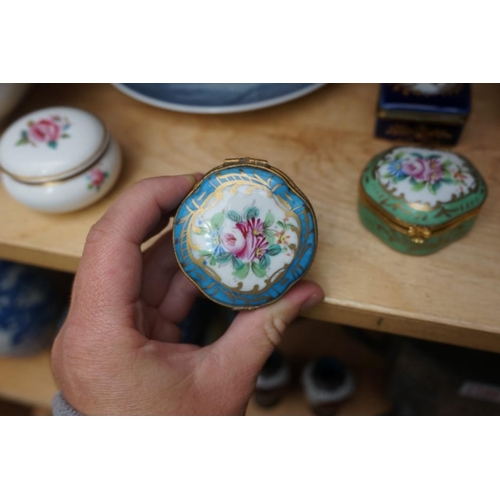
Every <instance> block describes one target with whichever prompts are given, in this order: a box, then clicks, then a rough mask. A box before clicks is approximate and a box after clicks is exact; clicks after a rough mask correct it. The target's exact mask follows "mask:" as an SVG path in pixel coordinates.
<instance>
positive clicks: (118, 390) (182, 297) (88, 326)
mask: <svg viewBox="0 0 500 500" xmlns="http://www.w3.org/2000/svg"><path fill="white" fill-rule="evenodd" d="M198 179H199V177H197V176H195V175H187V176H176V177H157V178H151V179H146V180H143V181H141V182H139V183H137V184H136V185H134V186H133V187H131V188H130V189H129V190H127V191H126V192H124V193H123V194H122V195H121V196H120V197H119V198H118V199H117V200H116V201H115V202H114V203H113V204H112V205H111V207H110V208H109V210H108V211H107V212H106V213H105V214H104V216H103V217H102V218H101V219H100V220H99V221H98V222H97V223H96V224H95V225H94V226H93V227H92V228H91V230H90V232H89V235H88V237H87V241H86V243H85V248H84V251H83V256H82V259H81V262H80V266H79V268H78V272H77V274H76V277H75V282H74V286H73V294H72V300H71V306H70V310H69V313H68V317H67V319H66V321H65V323H64V325H63V327H62V328H61V331H60V332H59V334H58V336H57V338H56V341H55V344H54V347H53V351H52V364H53V369H54V373H55V376H56V379H57V381H58V382H59V385H60V387H61V391H62V393H63V394H64V396H65V398H66V400H67V401H68V402H69V403H70V404H71V405H72V406H73V408H75V409H76V410H78V411H79V412H80V413H83V414H84V415H176V414H177V415H193V414H199V415H221V414H227V415H229V414H244V412H245V409H246V406H247V404H248V400H249V399H250V397H251V395H252V392H253V390H254V386H255V382H256V379H257V376H258V374H259V372H260V370H261V369H262V366H263V365H264V363H265V361H266V359H267V358H268V357H269V355H270V354H271V352H272V350H273V349H274V348H275V347H276V345H278V343H279V342H280V339H281V336H282V334H283V332H284V330H285V328H286V326H287V325H288V324H289V323H290V322H291V321H292V320H293V319H294V318H295V317H296V316H297V315H298V314H299V312H300V311H301V310H303V309H305V308H308V307H311V306H313V305H315V304H317V303H319V302H321V301H322V299H323V291H322V290H321V288H320V287H319V286H318V285H316V284H314V283H311V282H306V281H303V282H301V283H298V284H296V285H295V286H294V287H293V288H292V289H291V290H290V291H289V292H288V293H287V294H286V295H285V296H284V297H283V298H281V299H280V300H279V301H278V302H275V303H274V304H271V305H269V306H267V307H264V308H261V309H258V310H255V311H251V312H248V311H245V312H240V313H239V314H238V315H237V317H236V319H235V320H234V321H233V323H232V324H231V326H230V327H229V329H228V330H227V332H226V333H225V334H224V335H223V336H222V337H221V338H220V339H219V340H217V341H216V342H215V343H213V344H212V345H210V346H207V347H202V348H200V347H198V346H195V345H190V344H180V343H179V337H180V330H179V328H178V327H177V326H176V325H177V324H178V323H179V322H180V321H182V320H183V319H184V317H185V316H186V315H187V314H188V312H189V310H190V308H191V307H192V305H193V302H194V300H195V298H196V297H197V295H198V293H199V292H198V290H197V288H196V287H195V285H193V284H192V283H191V282H190V281H189V280H188V279H187V278H186V277H185V275H184V274H183V272H182V271H181V270H180V269H179V266H178V264H177V261H176V259H175V256H174V251H173V246H172V234H171V232H170V231H168V232H166V233H165V234H164V235H162V236H161V237H160V238H159V239H158V241H156V242H155V244H154V245H153V246H151V247H150V248H148V249H147V250H146V251H144V252H142V251H141V244H142V243H143V242H144V241H146V240H147V239H148V238H150V237H152V236H153V235H155V234H158V233H159V232H160V231H161V230H163V229H164V228H165V226H166V225H167V224H168V221H169V219H170V217H171V216H172V215H173V213H174V210H175V209H176V207H177V206H178V205H179V204H180V202H181V201H182V199H183V198H184V197H185V196H186V194H187V193H188V192H189V190H190V189H191V188H192V187H193V185H194V183H195V182H196V180H198Z"/></svg>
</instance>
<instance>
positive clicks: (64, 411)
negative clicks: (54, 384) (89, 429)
mask: <svg viewBox="0 0 500 500" xmlns="http://www.w3.org/2000/svg"><path fill="white" fill-rule="evenodd" d="M52 415H54V417H81V416H83V415H82V414H81V413H79V412H77V411H76V410H75V409H74V408H73V407H72V406H71V405H70V404H69V403H68V402H67V401H66V400H65V399H64V396H63V395H62V393H61V392H60V391H59V392H58V393H57V394H56V395H55V396H54V398H53V399H52Z"/></svg>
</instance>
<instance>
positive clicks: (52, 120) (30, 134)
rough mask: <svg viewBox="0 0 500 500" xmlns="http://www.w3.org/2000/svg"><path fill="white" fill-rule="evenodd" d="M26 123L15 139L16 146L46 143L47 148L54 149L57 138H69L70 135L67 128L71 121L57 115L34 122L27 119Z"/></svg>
mask: <svg viewBox="0 0 500 500" xmlns="http://www.w3.org/2000/svg"><path fill="white" fill-rule="evenodd" d="M27 125H28V128H27V129H26V130H22V131H21V138H20V139H19V140H18V141H17V143H16V146H24V145H26V144H30V145H31V146H37V144H46V145H47V146H49V148H52V149H56V148H57V144H58V141H59V139H69V137H70V135H69V134H68V133H67V130H68V129H69V128H70V127H71V123H70V122H69V120H68V119H67V118H62V117H60V116H58V115H54V116H51V117H49V118H43V119H41V120H38V121H36V122H34V121H29V122H28V123H27Z"/></svg>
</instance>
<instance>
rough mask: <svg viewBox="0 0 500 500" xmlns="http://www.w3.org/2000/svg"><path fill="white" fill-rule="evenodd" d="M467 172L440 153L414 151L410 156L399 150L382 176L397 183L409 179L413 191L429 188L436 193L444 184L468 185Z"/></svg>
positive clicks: (460, 186)
mask: <svg viewBox="0 0 500 500" xmlns="http://www.w3.org/2000/svg"><path fill="white" fill-rule="evenodd" d="M450 167H453V168H450ZM466 174H467V171H466V170H464V169H463V168H461V167H460V166H459V165H456V164H454V163H453V162H452V161H451V160H444V161H443V160H442V158H441V156H440V155H438V154H429V155H423V154H420V153H417V152H412V153H411V154H410V155H409V156H408V155H407V154H406V153H405V152H399V153H397V154H396V155H395V156H394V158H393V160H392V161H391V162H390V164H389V166H388V168H387V172H386V173H385V174H383V176H382V177H383V178H385V179H390V180H391V181H392V182H394V183H396V184H397V183H398V182H400V181H402V180H405V179H409V181H410V183H411V185H412V187H411V189H412V190H413V191H421V190H423V189H427V190H428V191H429V192H430V193H432V194H436V193H437V192H438V190H439V189H440V188H441V187H442V186H443V185H444V184H453V185H455V186H458V187H459V188H462V187H464V186H466V185H467V177H466Z"/></svg>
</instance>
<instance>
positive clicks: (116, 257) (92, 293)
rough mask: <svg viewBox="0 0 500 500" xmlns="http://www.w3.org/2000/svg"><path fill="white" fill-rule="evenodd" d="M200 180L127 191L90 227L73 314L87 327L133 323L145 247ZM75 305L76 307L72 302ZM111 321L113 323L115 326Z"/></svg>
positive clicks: (160, 181)
mask: <svg viewBox="0 0 500 500" xmlns="http://www.w3.org/2000/svg"><path fill="white" fill-rule="evenodd" d="M196 181H197V177H196V176H195V175H194V174H193V175H181V176H172V177H155V178H150V179H145V180H142V181H140V182H138V183H137V184H135V185H134V186H132V187H131V188H130V189H128V190H127V191H125V192H124V193H123V194H122V195H121V196H120V197H119V198H118V199H117V200H116V201H115V202H114V203H113V204H112V205H111V206H110V208H109V209H108V211H107V212H106V213H105V214H104V215H103V217H102V218H101V219H99V221H97V223H96V224H94V226H92V228H91V230H90V232H89V234H88V236H87V240H86V243H85V247H84V250H83V256H82V259H81V261H80V266H79V268H78V272H77V275H76V278H75V284H74V289H73V290H74V292H73V295H74V298H75V299H77V300H76V301H75V304H74V311H72V312H75V313H77V314H78V315H79V316H80V315H83V316H84V317H83V318H82V319H83V320H84V321H85V323H86V324H87V325H89V322H90V323H93V324H95V323H96V321H100V322H101V323H100V324H101V325H103V326H106V325H107V323H108V322H109V323H110V324H109V326H114V327H116V326H118V325H131V324H132V323H133V320H134V317H135V312H136V311H135V307H136V306H135V302H136V301H137V300H138V299H139V297H140V293H141V276H142V253H141V244H142V243H143V242H144V240H145V239H146V238H147V237H148V236H150V235H151V233H152V231H155V230H156V231H159V230H161V228H160V227H159V224H160V223H161V222H162V221H163V224H164V225H166V224H167V222H168V218H166V217H165V215H166V214H170V213H172V211H173V210H174V209H175V208H176V207H177V206H178V205H179V204H180V202H181V201H182V199H183V198H184V197H185V196H186V194H187V193H188V192H189V190H190V189H191V188H192V187H193V185H194V184H195V182H196ZM72 305H73V304H72ZM111 323H112V324H111Z"/></svg>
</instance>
